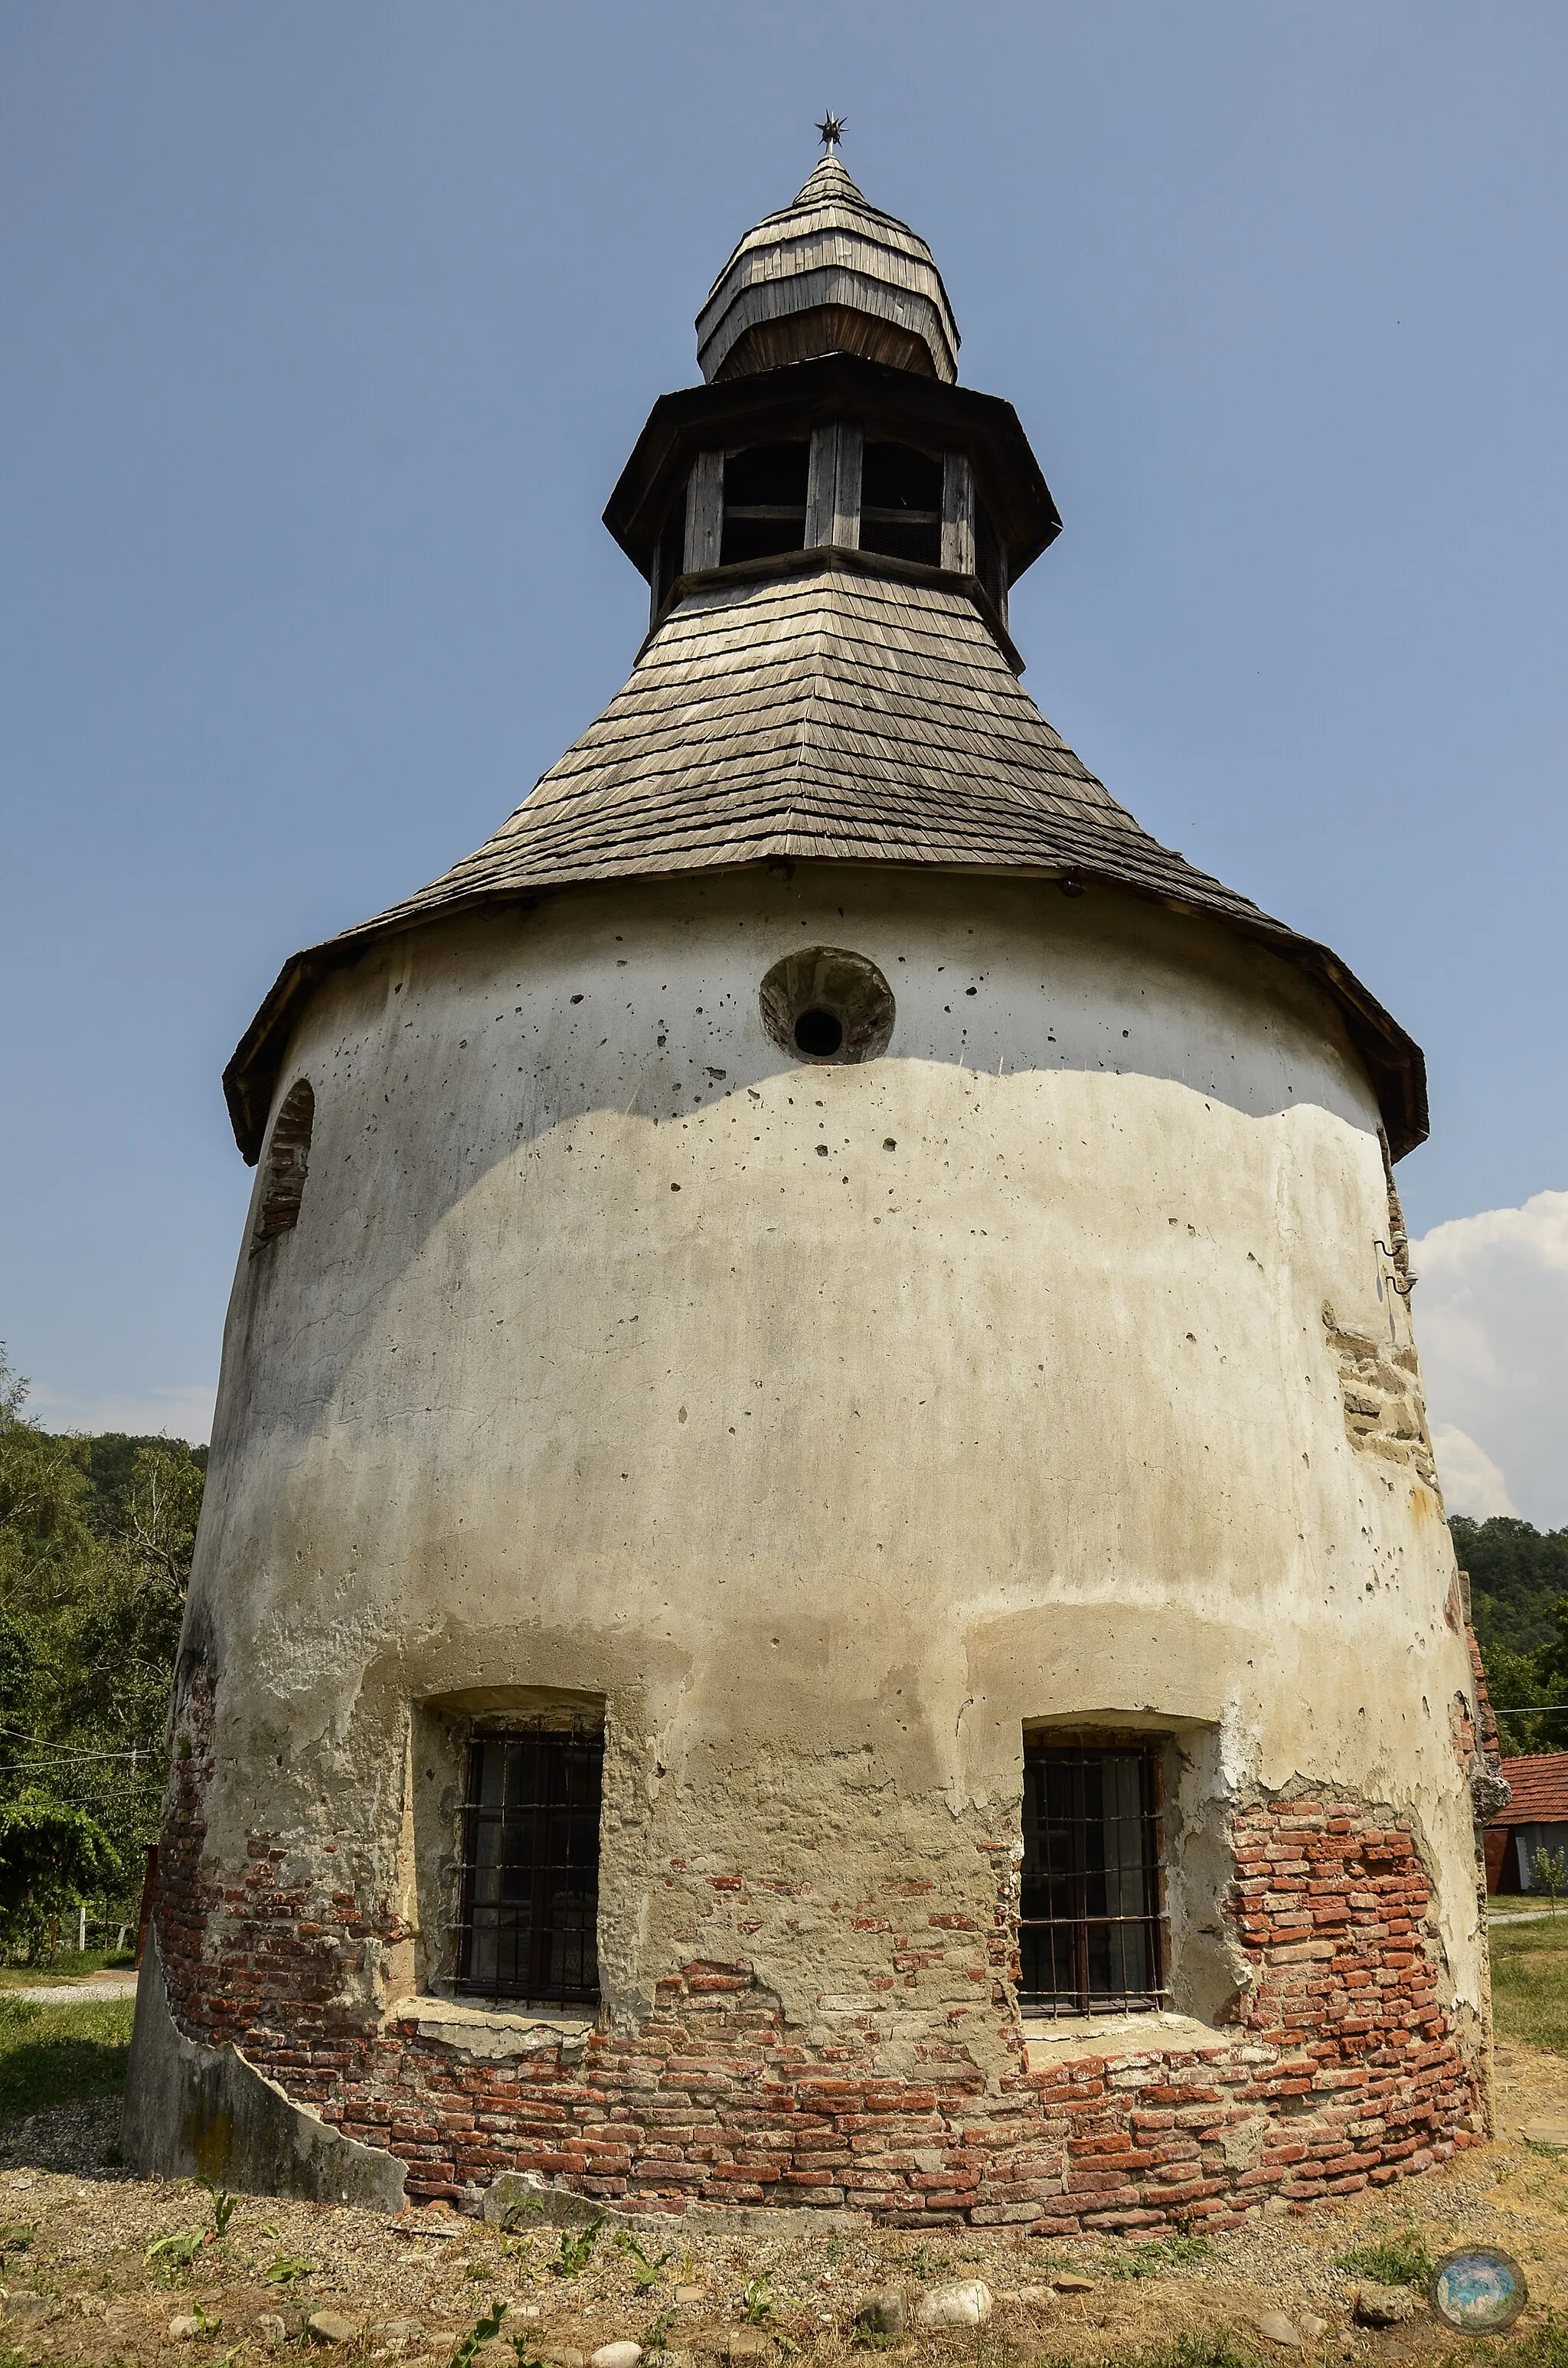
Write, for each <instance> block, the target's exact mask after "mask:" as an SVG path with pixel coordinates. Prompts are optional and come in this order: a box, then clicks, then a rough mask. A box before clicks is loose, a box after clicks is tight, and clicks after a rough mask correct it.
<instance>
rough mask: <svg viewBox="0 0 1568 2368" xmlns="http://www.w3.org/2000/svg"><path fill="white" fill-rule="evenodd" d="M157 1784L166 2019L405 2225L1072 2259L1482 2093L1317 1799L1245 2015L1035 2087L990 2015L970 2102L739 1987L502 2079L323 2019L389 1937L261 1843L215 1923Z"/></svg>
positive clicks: (1391, 1917) (1287, 1810)
mask: <svg viewBox="0 0 1568 2368" xmlns="http://www.w3.org/2000/svg"><path fill="white" fill-rule="evenodd" d="M205 1773H206V1767H205V1766H204V1765H203V1764H202V1763H201V1762H200V1761H198V1760H192V1761H189V1762H183V1763H178V1764H177V1765H176V1779H177V1783H176V1791H177V1793H178V1795H179V1799H178V1802H177V1804H176V1811H175V1815H174V1816H173V1817H172V1819H171V1823H170V1827H169V1831H168V1834H167V1836H166V1839H165V1887H164V1890H163V1896H162V1902H161V1907H160V1915H159V1924H160V1934H161V1940H162V1947H163V1953H164V1962H165V1967H166V1969H167V1972H168V1977H169V1983H170V1991H171V2001H170V2002H171V2005H172V2007H173V2009H174V2012H175V2016H176V2021H178V2022H179V2023H180V2025H181V2026H182V2028H184V2029H185V2030H186V2031H187V2032H188V2034H189V2035H190V2036H191V2037H193V2038H198V2039H202V2040H206V2041H209V2042H222V2041H227V2040H232V2041H233V2042H234V2043H235V2044H238V2045H239V2046H240V2047H242V2048H243V2049H244V2053H245V2055H247V2056H248V2057H249V2058H250V2060H251V2061H252V2062H253V2063H254V2064H256V2066H259V2068H261V2069H262V2070H263V2071H265V2072H267V2073H268V2074H270V2075H271V2076H272V2078H275V2079H277V2080H278V2081H279V2082H280V2083H281V2084H282V2085H283V2086H284V2087H285V2088H286V2089H287V2090H288V2092H289V2093H290V2095H291V2096H293V2097H294V2098H295V2099H296V2100H299V2101H300V2102H301V2103H307V2104H310V2105H312V2106H313V2107H314V2108H315V2109H316V2110H317V2111H318V2112H321V2113H322V2114H323V2115H324V2118H325V2119H326V2120H327V2121H329V2122H332V2123H335V2124H336V2125H337V2126H338V2127H340V2128H341V2129H342V2130H344V2131H345V2132H346V2133H347V2135H351V2136H353V2137H356V2138H358V2139H360V2140H362V2141H363V2142H364V2143H366V2144H368V2145H371V2146H385V2147H387V2148H389V2149H390V2150H391V2151H392V2153H393V2154H395V2155H396V2156H398V2157H400V2158H401V2159H402V2160H403V2161H404V2162H405V2163H406V2164H407V2165H408V2167H409V2181H408V2184H409V2192H410V2194H411V2195H413V2196H415V2197H419V2198H426V2197H430V2196H436V2195H441V2196H448V2197H451V2198H453V2199H454V2200H456V2199H460V2197H462V2195H463V2194H464V2192H465V2191H468V2190H471V2189H472V2187H473V2186H474V2185H475V2184H479V2185H483V2184H486V2183H488V2182H489V2181H490V2180H492V2179H494V2177H496V2175H497V2174H498V2173H500V2172H502V2171H504V2170H536V2171H540V2172H542V2173H543V2174H544V2175H545V2176H546V2177H548V2178H551V2179H558V2180H562V2182H563V2183H565V2184H567V2185H569V2186H571V2187H572V2188H574V2189H576V2190H578V2191H580V2192H582V2193H584V2194H585V2195H590V2196H594V2197H597V2198H600V2199H603V2200H605V2201H612V2200H613V2201H622V2200H623V2201H625V2202H627V2203H636V2204H637V2205H639V2206H640V2207H641V2208H643V2209H658V2208H664V2209H668V2210H672V2211H678V2210H680V2209H681V2208H682V2207H683V2205H684V2204H685V2203H688V2202H700V2203H710V2204H711V2203H748V2204H756V2203H797V2204H806V2205H819V2206H825V2205H833V2204H839V2205H843V2204H847V2205H853V2206H857V2207H858V2208H860V2209H862V2210H865V2211H868V2212H870V2213H873V2214H876V2215H877V2216H878V2217H879V2218H880V2219H881V2220H883V2221H885V2222H888V2223H890V2224H892V2225H894V2226H916V2225H917V2226H926V2225H927V2224H933V2225H935V2224H939V2223H943V2222H951V2221H955V2220H963V2219H968V2220H971V2221H973V2222H976V2223H979V2224H996V2223H1017V2224H1022V2225H1028V2226H1032V2227H1033V2228H1034V2229H1035V2230H1036V2231H1037V2232H1038V2233H1039V2234H1040V2235H1042V2236H1058V2235H1060V2236H1072V2235H1077V2234H1078V2233H1079V2232H1080V2231H1085V2230H1123V2229H1140V2228H1150V2227H1153V2226H1158V2225H1160V2224H1162V2223H1167V2222H1172V2221H1182V2222H1184V2223H1186V2222H1189V2221H1190V2222H1199V2221H1201V2222H1202V2223H1203V2224H1205V2225H1206V2226H1210V2227H1225V2226H1230V2225H1232V2224H1233V2222H1234V2221H1235V2220H1236V2219H1237V2218H1238V2217H1239V2216H1240V2214H1242V2213H1243V2212H1244V2211H1245V2210H1247V2209H1248V2208H1249V2207H1250V2206H1254V2205H1256V2204H1258V2203H1262V2202H1263V2201H1264V2200H1265V2199H1266V2198H1267V2197H1269V2196H1271V2195H1276V2194H1278V2195H1280V2196H1282V2197H1284V2198H1286V2199H1287V2200H1288V2201H1289V2202H1290V2203H1292V2204H1296V2205H1305V2204H1307V2203H1311V2202H1312V2201H1313V2200H1315V2199H1316V2198H1317V2197H1319V2196H1322V2195H1325V2194H1329V2193H1347V2192H1353V2191H1355V2190H1357V2189H1358V2188H1362V2187H1365V2186H1367V2185H1368V2184H1369V2183H1371V2184H1373V2185H1377V2184H1380V2183H1382V2182H1386V2181H1388V2180H1392V2179H1394V2178H1396V2177H1397V2176H1399V2175H1400V2174H1401V2173H1402V2172H1406V2171H1413V2170H1420V2169H1425V2168H1426V2167H1427V2166H1428V2165H1429V2164H1432V2163H1435V2162H1440V2161H1443V2160H1445V2159H1446V2158H1447V2157H1449V2155H1450V2154H1451V2153H1452V2152H1453V2151H1454V2149H1455V2147H1456V2146H1465V2145H1466V2144H1468V2143H1470V2139H1469V2136H1468V2134H1467V2132H1466V2130H1465V2128H1464V2126H1463V2124H1464V2123H1465V2121H1466V2119H1467V2117H1469V2116H1470V2115H1471V2114H1472V2113H1475V2112H1477V2111H1478V2109H1479V2103H1480V2099H1479V2092H1478V2089H1477V2085H1476V2081H1475V2078H1474V2075H1473V2072H1472V2070H1471V2067H1470V2066H1468V2065H1467V2064H1466V2063H1465V2061H1464V2060H1463V2058H1462V2057H1461V2055H1460V2050H1459V2048H1458V2046H1457V2045H1456V2044H1455V2037H1454V2033H1453V2031H1452V2029H1451V2027H1450V2024H1449V2019H1448V2017H1447V2016H1446V2014H1445V2012H1444V2009H1443V2007H1442V2005H1441V2004H1440V2002H1439V1999H1438V1996H1437V1974H1436V1971H1435V1968H1434V1965H1433V1963H1432V1960H1431V1956H1430V1954H1429V1952H1428V1948H1427V1945H1426V1942H1425V1941H1424V1940H1423V1938H1422V1936H1421V1932H1420V1926H1421V1921H1422V1918H1424V1917H1425V1916H1426V1912H1427V1909H1428V1907H1429V1905H1430V1892H1429V1887H1428V1883H1427V1877H1426V1872H1425V1870H1424V1868H1423V1865H1422V1862H1421V1860H1420V1856H1419V1854H1418V1852H1417V1850H1416V1848H1415V1842H1414V1840H1413V1838H1412V1834H1411V1832H1410V1830H1409V1829H1408V1827H1407V1826H1406V1825H1405V1824H1404V1823H1403V1822H1402V1821H1395V1822H1392V1823H1391V1824H1387V1825H1379V1826H1371V1825H1369V1824H1368V1823H1367V1822H1366V1819H1367V1812H1366V1810H1365V1809H1364V1808H1363V1807H1361V1806H1358V1805H1357V1804H1351V1803H1349V1802H1347V1801H1345V1800H1342V1799H1336V1798H1334V1797H1331V1796H1329V1795H1327V1794H1325V1795H1324V1798H1322V1799H1321V1800H1320V1799H1310V1800H1309V1799H1293V1800H1280V1801H1271V1802H1260V1803H1258V1804H1256V1805H1254V1806H1252V1807H1249V1808H1246V1809H1244V1810H1242V1811H1240V1812H1238V1814H1237V1816H1236V1818H1235V1822H1234V1827H1233V1841H1234V1850H1235V1870H1236V1873H1235V1883H1234V1887H1233V1895H1232V1897H1231V1899H1230V1901H1229V1902H1228V1907H1229V1912H1230V1915H1231V1918H1232V1919H1233V1930H1234V1934H1235V1938H1236V1941H1237V1943H1238V1946H1239V1948H1240V1950H1241V1952H1242V1953H1243V1955H1244V1958H1245V1959H1246V1961H1247V1962H1248V1964H1249V1965H1250V1968H1251V1987H1250V1989H1249V1990H1245V1991H1244V1992H1243V1993H1242V1995H1241V1996H1240V1997H1239V1998H1238V2000H1237V2002H1236V2020H1235V2028H1234V2032H1233V2036H1232V2035H1229V2034H1227V2035H1226V2036H1225V2037H1223V2038H1220V2039H1217V2040H1216V2041H1215V2042H1214V2044H1212V2045H1210V2044H1204V2045H1201V2046H1199V2047H1192V2046H1180V2047H1174V2046H1167V2047H1164V2048H1162V2047H1160V2046H1158V2045H1157V2044H1151V2046H1150V2047H1149V2049H1148V2051H1147V2052H1146V2053H1141V2054H1138V2055H1118V2056H1112V2057H1110V2058H1106V2057H1104V2056H1097V2055H1089V2054H1086V2053H1085V2054H1084V2055H1078V2056H1076V2057H1074V2058H1073V2060H1071V2061H1064V2062H1063V2061H1057V2062H1055V2063H1054V2064H1053V2066H1052V2068H1051V2069H1050V2070H1049V2071H1037V2072H1032V2073H1031V2072H1029V2071H1027V2070H1026V2069H1025V2067H1024V2055H1023V2049H1022V2045H1021V2042H1020V2041H1019V2038H1018V2035H1017V2030H1016V2027H1015V2026H1013V2025H1012V2023H1011V2019H1010V2017H1009V2016H1008V2014H1007V2012H1006V1997H1005V1993H1004V1992H1003V1991H1002V1990H1001V1989H1000V1987H994V1991H993V1996H994V1998H995V2000H996V2001H997V2003H998V2006H999V2009H1000V2010H999V2012H998V2015H997V2024H998V2028H999V2029H1000V2030H1001V2031H1003V2032H1005V2033H1006V2042H1007V2051H1008V2056H1009V2059H1010V2061H1011V2062H1012V2063H1013V2065H1014V2066H1015V2067H1016V2068H1015V2069H1014V2070H1013V2071H1012V2072H1011V2073H1009V2074H1008V2075H1007V2076H1006V2077H1005V2078H1003V2079H1002V2081H1001V2082H1000V2083H999V2084H998V2085H995V2086H993V2087H992V2088H991V2089H990V2090H989V2091H988V2090H987V2087H986V2083H985V2080H984V2078H983V2076H982V2074H981V2073H980V2072H979V2070H978V2069H977V2068H976V2066H975V2065H974V2063H973V2061H972V2059H971V2056H970V2055H969V2052H968V2050H967V2049H966V2048H965V2047H964V2046H963V2045H961V2044H960V2042H959V2041H958V2040H957V2038H956V2037H955V2036H953V2034H952V2032H950V2030H944V2028H943V2025H942V2020H941V2017H940V2015H939V2014H938V2015H936V2016H933V2017H932V2018H931V2019H930V2023H929V2027H928V2029H927V2032H926V2036H925V2037H924V2038H923V2039H922V2040H919V2041H917V2042H915V2049H914V2053H915V2061H916V2062H917V2064H918V2066H919V2072H918V2077H916V2078H910V2077H908V2076H907V2075H906V2074H903V2073H901V2074H900V2076H899V2077H896V2078H894V2077H888V2074H887V2072H886V2071H885V2070H884V2066H885V2065H886V2064H887V2061H888V2043H887V2040H886V2038H885V2036H884V2035H883V2032H882V2031H881V2030H880V2029H879V2021H880V2020H881V2019H880V2018H879V2016H878V2015H877V2014H876V2013H875V2012H868V2013H866V2014H865V2015H864V2016H858V2017H857V2016H848V2017H846V2018H844V2021H843V2024H842V2025H841V2027H840V2032H839V2037H838V2040H837V2044H834V2045H833V2046H831V2047H828V2048H821V2047H819V2048H816V2049H813V2050H812V2051H810V2052H808V2050H807V2048H806V2047H805V2046H804V2045H803V2044H802V2043H801V2038H800V2036H799V2034H798V2032H795V2031H792V2030H791V2029H790V2028H789V2027H787V2026H786V2025H785V2023H784V2021H783V2019H782V2016H781V2014H780V2012H779V2009H778V2001H777V1999H776V1998H773V1997H772V1996H771V1995H770V1994H769V1993H768V1992H767V1991H765V1990H764V1989H762V1988H761V1987H759V1986H758V1985H757V1984H756V1980H755V1978H754V1976H753V1974H752V1972H751V1970H750V1968H749V1967H748V1966H745V1965H736V1964H710V1963H703V1962H694V1963H692V1964H687V1965H686V1966H684V1967H683V1968H682V1969H681V1971H680V1973H679V1974H678V1975H673V1976H672V1977H671V1978H670V1979H668V1980H667V1981H665V1982H662V1983H661V1984H660V1986H659V1991H658V1997H657V2000H656V2004H655V2007H654V2011H653V2015H652V2016H651V2017H650V2019H649V2021H647V2023H646V2024H645V2025H644V2026H643V2028H642V2030H641V2031H640V2032H637V2033H636V2035H635V2036H633V2037H623V2036H619V2035H615V2034H612V2033H609V2032H594V2033H593V2034H592V2035H591V2036H589V2037H588V2038H587V2039H586V2041H585V2042H579V2043H578V2044H576V2046H575V2048H574V2047H573V2046H572V2045H571V2044H568V2043H562V2044H560V2045H554V2046H550V2047H547V2048H545V2049H543V2050H540V2051H539V2052H537V2053H535V2054H532V2055H528V2056H527V2057H524V2058H520V2059H519V2058H517V2057H509V2058H506V2059H505V2060H502V2061H498V2062H486V2061H481V2060H476V2059H475V2058H473V2057H472V2056H469V2055H463V2054H460V2052H459V2051H458V2050H456V2049H455V2048H453V2047H450V2046H449V2045H447V2044H444V2043H442V2042H439V2041H435V2040H431V2039H421V2038H420V2037H419V2035H418V2032H417V2028H416V2024H415V2022H414V2021H407V2022H393V2023H391V2024H389V2025H385V2026H380V2025H378V2026H372V2027H369V2028H367V2026H366V2024H365V2021H364V2020H363V2017H362V2014H356V2013H354V2012H353V2011H351V2010H349V2009H347V2008H345V2007H344V2006H343V2004H342V2003H341V2000H342V1998H343V1994H344V1977H345V1974H346V1972H347V1971H348V1970H349V1969H350V1968H351V1967H353V1966H356V1965H358V1964H359V1963H360V1962H361V1960H362V1954H363V1950H364V1945H365V1943H366V1942H367V1941H385V1940H388V1939H395V1938H396V1937H397V1936H396V1934H395V1932H393V1931H392V1930H390V1927H389V1925H388V1923H387V1921H386V1919H385V1918H373V1919H372V1918H365V1917H363V1916H361V1914H360V1912H359V1910H358V1906H357V1903H356V1902H355V1900H354V1899H353V1898H352V1896H348V1895H347V1894H341V1895H339V1896H337V1898H336V1900H335V1907H334V1911H333V1913H334V1918H335V1920H334V1921H333V1922H331V1923H325V1922H323V1921H321V1920H319V1918H318V1920H316V1921H313V1922H312V1921H310V1920H305V1919H304V1913H303V1911H304V1896H303V1894H302V1893H296V1892H290V1891H287V1890H284V1889H282V1888H280V1887H279V1885H280V1882H281V1878H282V1873H283V1868H284V1865H285V1862H286V1861H287V1858H288V1853H287V1852H286V1851H285V1850H283V1849H282V1848H281V1847H279V1846H278V1844H277V1843H276V1841H274V1840H271V1839H259V1838H258V1839H257V1841H256V1844H255V1845H254V1846H253V1856H252V1861H251V1864H250V1866H249V1868H248V1870H247V1871H246V1874H245V1878H244V1884H243V1886H242V1887H240V1888H238V1889H235V1890H230V1891H225V1892H222V1894H215V1893H213V1892H211V1891H210V1890H208V1891H207V1892H206V1893H205V1895H203V1893H202V1891H201V1890H199V1887H198V1883H199V1878H198V1870H199V1860H200V1849H201V1827H202V1819H201V1815H200V1800H201V1791H202V1778H203V1777H204V1775H205ZM928 1920H929V1922H930V1923H931V1924H932V1925H933V1926H942V1925H944V1924H945V1923H946V1922H947V1921H949V1920H950V1919H944V1918H941V1917H940V1916H938V1915H932V1916H931V1917H930V1918H929V1919H928ZM904 1937H905V1941H906V1945H907V1936H904ZM976 1938H977V1940H978V1941H981V1942H982V1943H983V1942H984V1941H985V1938H986V1936H983V1935H977V1936H976ZM210 1944H216V1945H215V1947H214V1948H213V1949H212V1953H211V1954H209V1946H210ZM897 1945H898V1936H895V1937H894V1938H893V1939H892V1940H890V1942H889V1947H890V1963H891V1962H892V1957H891V1952H892V1951H893V1950H894V1949H896V1947H897ZM214 1958H216V1962H214V1961H213V1959H214ZM962 2013H963V2009H954V2019H955V2020H958V2019H961V2015H962ZM1055 2028H1056V2030H1057V2031H1058V2032H1061V2031H1062V2026H1060V2025H1059V2026H1056V2027H1055ZM1158 2029H1159V2026H1157V2025H1151V2031H1150V2035H1151V2040H1152V2041H1153V2040H1154V2039H1155V2038H1156V2034H1157V2032H1158ZM908 2046H909V2043H908V2042H907V2040H906V2041H904V2042H903V2049H904V2050H905V2051H907V2049H908ZM1058 2052H1059V2051H1058V2050H1057V2049H1056V2048H1055V2047H1054V2046H1053V2047H1052V2049H1051V2054H1052V2055H1053V2056H1055V2055H1058ZM903 2060H905V2061H907V2053H905V2055H904V2057H903Z"/></svg>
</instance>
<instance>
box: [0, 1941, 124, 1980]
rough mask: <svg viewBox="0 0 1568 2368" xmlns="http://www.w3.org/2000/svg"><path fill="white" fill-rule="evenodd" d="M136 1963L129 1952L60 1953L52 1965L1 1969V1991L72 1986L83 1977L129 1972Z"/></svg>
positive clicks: (102, 1950) (64, 1951)
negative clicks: (62, 1984) (55, 1983)
mask: <svg viewBox="0 0 1568 2368" xmlns="http://www.w3.org/2000/svg"><path fill="white" fill-rule="evenodd" d="M135 1963H136V1960H135V1958H134V1956H133V1955H132V1954H131V1951H130V1950H129V1949H121V1950H119V1951H118V1952H117V1951H115V1950H113V1949H88V1950H87V1951H85V1952H79V1951H77V1950H75V1949H62V1951H61V1952H60V1954H59V1956H58V1957H56V1958H55V1959H54V1961H53V1963H52V1964H48V1965H0V1990H28V1989H37V1988H38V1987H39V1986H40V1984H48V1983H50V1982H71V1981H76V1980H78V1979H79V1978H80V1977H81V1975H84V1974H102V1973H117V1974H118V1973H120V1972H129V1971H130V1970H131V1967H132V1966H133V1965H134V1964H135Z"/></svg>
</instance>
